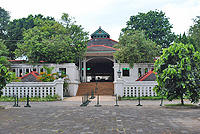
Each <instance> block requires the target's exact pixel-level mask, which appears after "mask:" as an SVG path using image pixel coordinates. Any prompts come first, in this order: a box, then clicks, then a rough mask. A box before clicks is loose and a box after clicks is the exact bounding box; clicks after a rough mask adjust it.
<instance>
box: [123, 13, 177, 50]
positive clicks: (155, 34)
mask: <svg viewBox="0 0 200 134" xmlns="http://www.w3.org/2000/svg"><path fill="white" fill-rule="evenodd" d="M126 25H127V26H126V28H123V29H122V31H123V32H124V31H126V30H144V31H145V34H146V35H147V37H148V38H149V39H151V40H153V41H155V42H156V43H157V44H158V45H160V46H161V47H162V48H167V47H169V46H170V44H171V43H172V42H173V41H174V40H175V35H174V33H172V32H171V29H172V28H173V27H172V25H171V24H170V23H169V18H167V17H166V16H165V13H163V12H162V11H157V10H156V11H149V12H148V13H138V15H134V16H131V17H130V20H129V21H127V23H126Z"/></svg>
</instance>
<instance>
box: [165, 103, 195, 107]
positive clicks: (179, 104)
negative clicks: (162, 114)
mask: <svg viewBox="0 0 200 134" xmlns="http://www.w3.org/2000/svg"><path fill="white" fill-rule="evenodd" d="M165 106H184V107H188V106H189V107H190V106H196V105H194V104H184V105H183V104H181V103H178V104H165Z"/></svg>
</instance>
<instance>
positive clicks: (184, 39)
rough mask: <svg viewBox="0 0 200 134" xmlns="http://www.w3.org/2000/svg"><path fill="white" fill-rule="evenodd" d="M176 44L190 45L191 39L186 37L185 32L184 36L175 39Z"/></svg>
mask: <svg viewBox="0 0 200 134" xmlns="http://www.w3.org/2000/svg"><path fill="white" fill-rule="evenodd" d="M175 42H176V43H183V44H190V38H189V37H187V36H186V34H185V32H184V33H183V35H181V34H180V35H179V36H177V37H176V39H175Z"/></svg>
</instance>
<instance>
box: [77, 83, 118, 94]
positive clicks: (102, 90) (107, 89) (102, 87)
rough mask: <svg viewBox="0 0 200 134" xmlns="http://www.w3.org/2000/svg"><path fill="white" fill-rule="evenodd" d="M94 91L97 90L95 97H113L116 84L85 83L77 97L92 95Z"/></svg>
mask: <svg viewBox="0 0 200 134" xmlns="http://www.w3.org/2000/svg"><path fill="white" fill-rule="evenodd" d="M96 88H97V89H96ZM92 90H94V92H95V90H96V93H94V94H95V95H98V94H99V95H113V93H114V84H113V82H97V83H96V82H84V83H81V84H79V88H78V92H77V96H80V95H86V94H87V93H88V94H91V91H92Z"/></svg>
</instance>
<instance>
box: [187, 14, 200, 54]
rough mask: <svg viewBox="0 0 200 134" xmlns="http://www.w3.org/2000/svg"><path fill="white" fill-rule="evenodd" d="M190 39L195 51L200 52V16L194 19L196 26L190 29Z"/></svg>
mask: <svg viewBox="0 0 200 134" xmlns="http://www.w3.org/2000/svg"><path fill="white" fill-rule="evenodd" d="M189 37H190V41H191V44H193V46H194V48H195V50H196V51H199V52H200V16H197V18H196V19H194V25H193V26H191V27H190V29H189Z"/></svg>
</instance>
